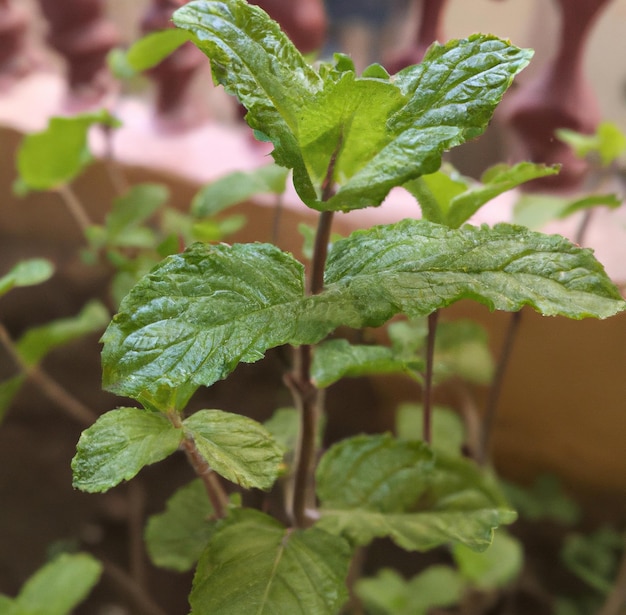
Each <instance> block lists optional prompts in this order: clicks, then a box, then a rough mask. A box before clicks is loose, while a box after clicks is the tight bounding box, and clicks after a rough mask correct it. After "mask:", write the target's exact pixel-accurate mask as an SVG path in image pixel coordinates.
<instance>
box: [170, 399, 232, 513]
mask: <svg viewBox="0 0 626 615" xmlns="http://www.w3.org/2000/svg"><path fill="white" fill-rule="evenodd" d="M167 417H168V418H169V420H170V422H171V423H172V425H174V427H176V428H177V429H182V428H183V423H182V421H181V420H180V415H179V414H178V412H176V411H175V410H171V411H170V412H168V413H167ZM181 448H182V449H183V451H184V453H185V455H186V457H187V460H188V461H189V463H190V464H191V467H192V468H193V471H194V472H195V473H196V475H197V476H198V478H200V479H201V480H202V482H203V483H204V488H205V490H206V493H207V495H208V496H209V500H210V502H211V506H213V510H214V512H215V517H216V518H217V519H223V518H224V517H225V516H226V509H227V508H228V504H229V500H228V495H227V494H226V492H225V491H224V488H223V487H222V484H221V483H220V481H219V479H218V477H217V476H216V475H215V472H213V469H212V468H211V466H209V464H208V463H207V462H206V461H205V459H204V457H203V456H202V454H201V453H200V451H199V450H198V447H197V446H196V443H195V442H194V440H193V438H192V437H191V436H188V435H187V434H185V437H184V438H183V441H182V443H181Z"/></svg>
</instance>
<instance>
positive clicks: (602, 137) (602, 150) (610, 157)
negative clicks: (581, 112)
mask: <svg viewBox="0 0 626 615" xmlns="http://www.w3.org/2000/svg"><path fill="white" fill-rule="evenodd" d="M555 133H556V136H557V137H558V138H559V139H560V140H561V141H563V142H565V143H567V144H568V145H569V146H570V147H571V148H572V149H573V150H574V152H575V153H576V155H577V156H578V157H579V158H585V157H587V156H589V155H596V156H598V157H599V158H600V162H601V163H602V165H603V166H608V165H610V164H611V163H612V162H614V161H615V160H616V159H617V158H619V156H620V155H621V154H622V153H623V152H624V151H625V150H626V135H625V134H624V133H623V132H622V131H621V130H620V129H619V128H618V126H617V125H616V124H613V123H612V122H601V123H600V125H599V126H598V129H597V130H596V133H595V134H593V135H587V134H583V133H580V132H576V131H574V130H569V129H567V128H559V129H558V130H556V131H555Z"/></svg>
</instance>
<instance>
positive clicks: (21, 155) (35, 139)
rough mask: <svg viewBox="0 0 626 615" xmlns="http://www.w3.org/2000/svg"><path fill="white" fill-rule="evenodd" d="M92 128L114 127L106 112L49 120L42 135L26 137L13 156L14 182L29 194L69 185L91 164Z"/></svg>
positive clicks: (35, 134)
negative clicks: (90, 144) (16, 172)
mask: <svg viewBox="0 0 626 615" xmlns="http://www.w3.org/2000/svg"><path fill="white" fill-rule="evenodd" d="M94 124H103V125H105V126H112V127H115V126H118V125H119V122H118V121H117V120H116V119H115V118H114V117H113V116H112V115H111V114H110V113H109V112H108V111H106V110H104V109H103V110H101V111H97V112H92V113H82V114H79V115H75V116H73V117H53V118H50V120H49V122H48V127H47V128H46V129H45V130H43V131H42V132H36V133H32V134H29V135H26V136H25V137H24V139H23V140H22V143H21V145H20V148H19V150H18V152H17V170H18V182H19V184H20V185H22V186H24V187H25V188H27V189H30V190H53V189H54V188H58V187H59V186H62V185H63V184H67V183H69V182H71V181H72V180H73V179H74V178H75V177H76V176H77V175H78V174H79V173H80V172H81V171H82V170H83V169H84V168H85V167H86V166H87V164H88V163H90V162H91V160H92V157H91V154H90V152H89V149H88V146H87V133H88V131H89V129H90V128H91V126H93V125H94Z"/></svg>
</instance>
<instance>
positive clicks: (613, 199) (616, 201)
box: [559, 194, 622, 218]
mask: <svg viewBox="0 0 626 615" xmlns="http://www.w3.org/2000/svg"><path fill="white" fill-rule="evenodd" d="M598 206H604V207H609V208H610V209H617V208H618V207H621V206H622V199H620V198H619V197H618V196H617V195H616V194H592V195H590V196H587V197H585V198H582V199H578V200H576V201H573V202H571V203H570V204H569V205H568V206H567V207H566V208H565V209H564V210H563V211H562V212H561V213H560V214H559V218H567V216H571V215H572V214H575V213H576V212H579V211H583V210H586V209H591V208H592V207H598Z"/></svg>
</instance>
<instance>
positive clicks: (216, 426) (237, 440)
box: [183, 410, 283, 489]
mask: <svg viewBox="0 0 626 615" xmlns="http://www.w3.org/2000/svg"><path fill="white" fill-rule="evenodd" d="M183 425H184V426H185V432H186V434H187V435H188V436H191V437H192V438H193V440H194V441H195V443H196V446H197V447H198V450H199V451H200V454H201V455H202V457H203V458H204V459H205V461H206V462H207V463H208V464H209V466H211V468H212V469H213V470H215V471H216V472H217V473H218V474H221V475H222V476H223V477H224V478H226V479H227V480H229V481H231V482H233V483H236V484H238V485H241V486H242V487H246V488H251V487H256V488H258V489H269V488H270V487H271V486H272V485H273V484H274V481H275V480H276V477H277V476H278V472H279V470H280V463H281V461H282V458H283V452H282V450H281V448H280V447H279V446H278V445H277V444H276V442H275V441H274V439H273V438H272V436H271V434H270V433H269V432H268V431H267V429H265V427H263V425H261V424H260V423H257V422H256V421H253V420H252V419H250V418H248V417H246V416H241V415H239V414H232V413H229V412H222V411H221V410H200V411H199V412H196V413H195V414H193V415H192V416H190V417H189V418H188V419H185V421H184V422H183Z"/></svg>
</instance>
